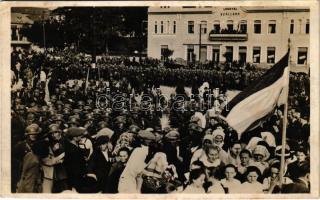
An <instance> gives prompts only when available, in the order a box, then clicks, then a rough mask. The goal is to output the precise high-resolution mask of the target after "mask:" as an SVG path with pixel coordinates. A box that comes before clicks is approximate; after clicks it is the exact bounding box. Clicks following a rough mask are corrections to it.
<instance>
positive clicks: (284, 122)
mask: <svg viewBox="0 0 320 200" xmlns="http://www.w3.org/2000/svg"><path fill="white" fill-rule="evenodd" d="M290 45H291V41H290V38H289V39H288V51H289V56H288V70H287V77H288V87H285V90H286V91H285V95H286V101H285V104H284V113H283V126H282V142H281V146H282V147H281V162H280V189H281V188H282V184H283V180H284V168H285V151H286V138H287V122H288V96H289V82H290V65H291V61H290V49H291V48H290Z"/></svg>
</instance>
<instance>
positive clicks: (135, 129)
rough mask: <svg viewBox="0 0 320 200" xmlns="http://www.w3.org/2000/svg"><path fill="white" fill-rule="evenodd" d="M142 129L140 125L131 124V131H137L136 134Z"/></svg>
mask: <svg viewBox="0 0 320 200" xmlns="http://www.w3.org/2000/svg"><path fill="white" fill-rule="evenodd" d="M139 131H140V128H139V127H138V126H136V125H134V124H133V125H131V126H129V132H130V133H135V134H137V133H138V132H139Z"/></svg>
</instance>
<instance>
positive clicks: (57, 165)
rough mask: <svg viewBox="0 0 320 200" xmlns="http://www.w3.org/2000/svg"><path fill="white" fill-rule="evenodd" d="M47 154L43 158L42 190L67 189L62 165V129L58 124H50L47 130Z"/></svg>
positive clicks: (55, 191)
mask: <svg viewBox="0 0 320 200" xmlns="http://www.w3.org/2000/svg"><path fill="white" fill-rule="evenodd" d="M48 139H49V156H48V157H46V158H45V159H43V160H42V161H43V171H44V180H43V192H44V193H59V192H62V191H64V190H67V189H68V188H69V187H68V183H67V172H66V169H65V166H64V165H63V160H64V156H65V152H64V147H63V145H64V143H63V138H62V130H61V129H60V127H59V125H58V124H50V126H49V131H48Z"/></svg>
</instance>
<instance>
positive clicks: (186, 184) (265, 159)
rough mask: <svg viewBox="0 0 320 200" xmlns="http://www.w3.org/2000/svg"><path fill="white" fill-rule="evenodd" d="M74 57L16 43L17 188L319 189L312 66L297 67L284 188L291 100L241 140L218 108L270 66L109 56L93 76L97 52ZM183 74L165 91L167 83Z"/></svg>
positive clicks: (14, 123) (112, 190) (150, 190)
mask: <svg viewBox="0 0 320 200" xmlns="http://www.w3.org/2000/svg"><path fill="white" fill-rule="evenodd" d="M64 56H65V57H61V56H59V57H58V56H55V55H54V53H51V54H49V53H47V54H43V53H35V52H32V51H17V50H14V51H13V52H12V67H11V69H12V80H13V81H12V83H13V84H12V92H11V100H12V109H11V111H12V112H11V143H12V144H11V145H12V151H11V152H12V160H11V166H12V169H11V171H12V174H11V180H12V181H11V185H12V192H17V193H60V192H78V193H179V192H182V193H278V192H282V193H308V192H310V184H309V176H310V164H309V155H310V152H309V149H310V148H309V143H310V141H309V136H310V123H309V104H310V103H309V85H308V83H309V77H308V75H306V74H291V80H290V94H289V111H288V127H287V146H286V149H285V177H284V179H283V186H282V187H281V188H280V186H279V184H280V182H279V179H280V178H279V171H280V157H281V150H282V149H281V135H282V133H281V132H282V119H283V108H282V107H279V108H277V109H276V110H275V112H274V113H273V115H272V116H271V117H270V118H269V119H268V120H267V121H266V122H265V123H263V124H262V125H261V126H260V127H258V128H257V129H255V130H253V131H247V132H245V133H243V134H242V135H241V137H240V138H239V137H238V134H237V133H236V131H235V130H233V129H232V128H231V127H229V126H228V125H227V124H226V122H224V121H223V120H221V119H220V118H219V117H218V115H219V113H220V112H221V110H222V109H223V108H224V106H226V104H227V98H226V97H225V96H226V95H225V93H226V91H227V90H230V89H242V88H243V87H245V86H246V85H247V84H248V83H249V82H250V81H249V79H252V80H253V79H254V77H255V76H256V77H259V75H261V74H262V72H261V71H259V70H257V69H254V68H252V69H250V70H247V69H241V70H239V66H236V67H234V64H235V63H233V64H230V65H226V66H229V67H219V69H217V68H215V69H197V66H193V68H192V69H190V68H186V69H180V68H178V69H172V68H170V67H168V66H161V64H160V63H159V62H158V61H156V60H149V61H138V62H136V61H130V60H129V59H127V58H117V59H107V58H103V59H101V60H100V61H99V64H100V65H101V66H103V67H101V68H99V70H100V71H99V70H98V69H97V68H95V69H92V70H90V72H89V81H86V80H85V77H86V75H87V68H85V67H82V68H81V67H79V66H85V65H86V63H88V60H86V58H85V57H83V56H81V54H79V55H78V56H74V55H72V56H71V55H69V54H68V52H66V53H65V55H64ZM72 58H73V59H72ZM146 62H148V64H147V65H148V66H146V64H145V63H146ZM199 67H200V66H199ZM201 67H203V66H201ZM233 68H238V71H235V70H231V69H233ZM228 71H233V72H232V73H230V74H229V75H228ZM213 72H217V73H218V74H221V75H222V77H220V78H219V77H218V76H217V75H216V74H215V73H213ZM241 74H245V75H246V76H242V75H241ZM211 75H212V76H211ZM234 76H237V77H238V79H234ZM188 77H193V78H190V79H188ZM194 77H196V78H194ZM175 80H176V81H175ZM179 80H185V83H178V82H179ZM189 80H190V81H189ZM192 80H195V81H194V82H192ZM252 80H251V81H252ZM174 82H175V83H176V92H175V93H174V94H171V95H170V98H167V99H166V98H161V97H163V96H165V95H164V94H162V91H161V89H160V85H170V86H172V85H174ZM203 82H208V83H209V84H208V85H206V86H205V87H203V88H200V85H201V84H202V83H203ZM186 85H189V86H191V94H188V93H187V92H186V91H185V89H184V86H186ZM216 87H218V88H220V90H218V93H217V94H215V95H214V100H213V101H211V97H210V94H213V93H214V91H213V90H214V88H216ZM101 97H103V98H104V99H103V98H101ZM162 108H165V109H162ZM239 117H241V116H239Z"/></svg>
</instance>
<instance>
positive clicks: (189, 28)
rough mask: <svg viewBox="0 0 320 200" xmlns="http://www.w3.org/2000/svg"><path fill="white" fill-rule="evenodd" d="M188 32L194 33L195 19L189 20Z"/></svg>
mask: <svg viewBox="0 0 320 200" xmlns="http://www.w3.org/2000/svg"><path fill="white" fill-rule="evenodd" d="M188 33H194V21H188Z"/></svg>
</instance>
